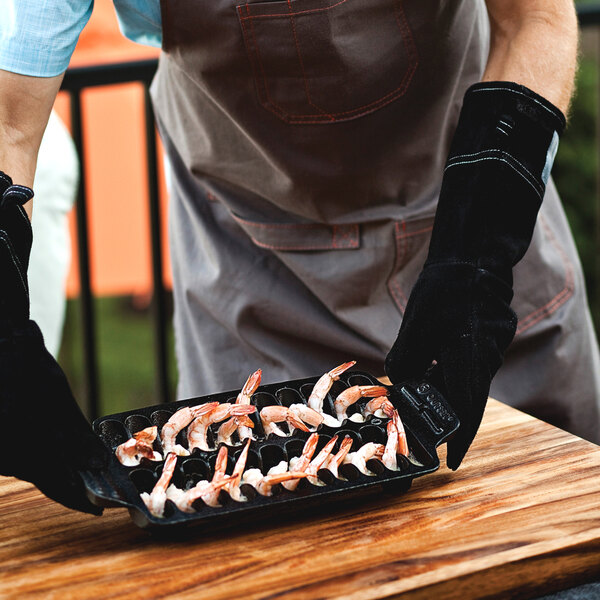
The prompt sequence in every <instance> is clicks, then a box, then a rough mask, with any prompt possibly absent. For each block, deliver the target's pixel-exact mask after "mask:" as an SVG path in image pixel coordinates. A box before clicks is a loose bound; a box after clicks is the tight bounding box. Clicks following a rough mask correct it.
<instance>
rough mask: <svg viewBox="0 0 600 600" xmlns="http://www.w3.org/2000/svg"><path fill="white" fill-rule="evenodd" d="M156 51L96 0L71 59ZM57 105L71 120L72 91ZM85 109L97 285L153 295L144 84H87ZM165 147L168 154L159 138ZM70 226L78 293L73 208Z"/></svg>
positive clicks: (72, 276) (72, 288)
mask: <svg viewBox="0 0 600 600" xmlns="http://www.w3.org/2000/svg"><path fill="white" fill-rule="evenodd" d="M158 54H159V51H158V49H156V48H150V47H146V46H141V45H138V44H135V43H133V42H130V41H129V40H127V39H126V38H125V37H123V35H122V34H121V33H120V31H119V27H118V23H117V19H116V16H115V12H114V8H113V4H112V1H111V0H96V2H95V7H94V12H93V14H92V17H91V19H90V21H89V23H88V25H87V26H86V28H85V29H84V31H83V33H82V34H81V37H80V39H79V43H78V44H77V48H76V50H75V53H74V55H73V58H72V60H71V64H70V66H71V67H80V66H85V65H94V64H101V63H114V62H124V61H133V60H142V59H148V58H155V57H157V56H158ZM55 109H56V111H57V113H58V114H59V115H60V116H61V118H62V119H63V121H65V123H66V124H67V125H69V121H70V117H69V99H68V96H67V94H65V93H61V94H60V95H59V97H58V99H57V101H56V105H55ZM82 115H83V136H84V150H85V168H86V177H87V180H86V191H87V194H88V203H89V205H88V219H89V220H88V225H89V237H90V268H91V280H92V290H93V293H94V294H95V295H111V296H113V295H147V294H148V293H150V291H151V288H152V279H151V256H150V220H149V212H148V202H147V195H148V187H147V182H146V166H145V132H144V114H143V88H142V86H141V85H140V84H125V85H115V86H106V87H98V88H92V89H90V90H87V91H85V92H83V94H82ZM159 152H160V153H161V154H162V147H160V143H159ZM80 158H81V157H80ZM159 163H162V161H160V160H159ZM159 170H160V186H161V210H162V215H163V240H164V243H163V255H164V265H165V273H164V275H165V282H166V284H167V285H169V286H170V282H171V274H170V268H169V265H168V251H167V235H166V207H167V194H166V190H165V185H164V175H163V172H162V164H161V165H160V169H159ZM70 227H71V236H72V241H73V262H72V265H71V270H70V273H69V277H68V295H69V296H70V297H73V296H76V295H77V294H78V293H79V278H78V275H77V273H78V271H77V269H78V266H77V252H76V251H75V249H76V229H75V218H74V211H72V214H71V215H70Z"/></svg>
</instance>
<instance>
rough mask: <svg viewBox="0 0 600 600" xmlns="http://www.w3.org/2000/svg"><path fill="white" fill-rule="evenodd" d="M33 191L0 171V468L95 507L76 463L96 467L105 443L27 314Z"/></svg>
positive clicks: (66, 500) (78, 505) (55, 496)
mask: <svg viewBox="0 0 600 600" xmlns="http://www.w3.org/2000/svg"><path fill="white" fill-rule="evenodd" d="M32 196H33V192H32V191H31V190H30V189H29V188H26V187H23V186H16V185H12V181H11V180H10V178H9V177H8V176H6V175H5V174H4V173H1V172H0V282H1V283H0V285H1V289H2V292H1V293H0V473H1V474H2V475H11V476H14V477H18V478H19V479H24V480H26V481H30V482H31V483H33V484H34V485H36V486H37V487H38V488H39V489H40V491H41V492H43V493H44V494H45V495H46V496H48V497H49V498H51V499H52V500H56V501H57V502H60V503H61V504H64V505H65V506H67V507H69V508H73V509H75V510H80V511H83V512H88V513H93V514H96V515H99V514H101V513H102V509H100V508H98V507H96V506H94V505H93V504H91V503H90V501H89V500H88V499H87V497H86V493H85V487H84V485H83V481H82V480H81V477H80V476H79V474H78V471H82V470H89V469H101V468H103V467H104V466H105V465H106V464H107V461H108V450H107V449H106V447H105V446H104V444H103V443H102V441H101V440H100V438H99V437H98V436H96V434H94V432H93V431H92V428H91V427H90V425H89V423H88V422H87V420H86V419H85V417H84V416H83V414H82V413H81V410H80V409H79V407H78V405H77V402H76V401H75V398H74V397H73V394H72V392H71V389H70V387H69V384H68V382H67V379H66V377H65V375H64V373H63V372H62V370H61V368H60V367H59V365H58V363H57V362H56V361H55V360H54V358H53V357H52V355H51V354H50V353H49V352H48V351H47V350H46V347H45V345H44V340H43V338H42V334H41V332H40V330H39V328H38V326H37V325H36V324H35V322H34V321H31V320H30V319H29V295H28V286H27V265H28V262H29V254H30V251H31V242H32V234H31V225H30V223H29V218H28V217H27V215H26V213H25V211H24V210H23V208H22V206H21V205H22V204H23V203H24V202H26V201H27V200H29V199H30V198H31V197H32Z"/></svg>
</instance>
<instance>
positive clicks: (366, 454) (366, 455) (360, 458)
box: [344, 442, 385, 475]
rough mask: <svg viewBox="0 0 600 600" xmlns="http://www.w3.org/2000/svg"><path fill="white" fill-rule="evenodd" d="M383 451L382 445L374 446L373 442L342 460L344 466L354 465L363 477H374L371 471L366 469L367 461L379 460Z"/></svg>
mask: <svg viewBox="0 0 600 600" xmlns="http://www.w3.org/2000/svg"><path fill="white" fill-rule="evenodd" d="M384 451H385V446H384V445H383V444H376V443H375V442H369V443H368V444H365V445H364V446H361V447H360V448H359V449H358V450H357V451H356V452H350V453H349V454H347V455H346V458H345V459H344V464H352V465H354V466H355V467H356V468H357V469H358V470H359V471H360V472H361V473H364V474H365V475H375V473H373V472H372V471H370V470H369V469H367V461H368V460H371V459H372V458H377V459H381V457H382V456H383V453H384Z"/></svg>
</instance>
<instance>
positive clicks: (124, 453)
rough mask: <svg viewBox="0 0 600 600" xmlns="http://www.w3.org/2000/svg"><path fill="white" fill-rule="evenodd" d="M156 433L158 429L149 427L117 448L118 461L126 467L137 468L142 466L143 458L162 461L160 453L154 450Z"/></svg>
mask: <svg viewBox="0 0 600 600" xmlns="http://www.w3.org/2000/svg"><path fill="white" fill-rule="evenodd" d="M156 431H157V428H156V427H147V428H146V429H144V430H142V431H138V432H137V433H134V434H133V437H132V438H130V439H128V440H127V441H126V442H124V443H123V444H120V445H119V446H117V448H116V450H115V455H116V457H117V459H118V461H119V462H120V463H121V464H122V465H125V466H126V467H135V466H137V465H139V464H140V462H141V460H142V458H148V459H150V460H162V456H161V455H160V453H159V452H155V451H154V449H153V448H152V442H154V440H155V439H156ZM152 433H154V437H152ZM149 440H151V441H149Z"/></svg>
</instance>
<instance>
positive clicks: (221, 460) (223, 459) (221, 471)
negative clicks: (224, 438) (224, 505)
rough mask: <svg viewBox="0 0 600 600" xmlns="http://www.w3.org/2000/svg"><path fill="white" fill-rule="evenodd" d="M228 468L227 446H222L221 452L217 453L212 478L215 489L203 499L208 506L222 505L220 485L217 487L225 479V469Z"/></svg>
mask: <svg viewBox="0 0 600 600" xmlns="http://www.w3.org/2000/svg"><path fill="white" fill-rule="evenodd" d="M226 470H227V446H221V448H220V449H219V453H218V454H217V460H216V461H215V471H214V473H213V477H212V479H211V481H210V482H211V483H212V484H213V489H212V490H211V491H209V492H207V493H206V494H204V495H203V497H202V499H203V500H204V502H205V503H206V504H208V506H221V505H220V504H219V492H220V491H221V488H220V487H217V486H216V484H218V483H219V482H220V481H223V479H225V471H226Z"/></svg>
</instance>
